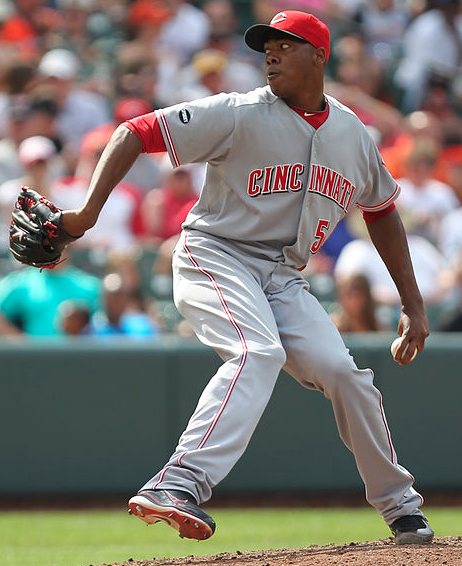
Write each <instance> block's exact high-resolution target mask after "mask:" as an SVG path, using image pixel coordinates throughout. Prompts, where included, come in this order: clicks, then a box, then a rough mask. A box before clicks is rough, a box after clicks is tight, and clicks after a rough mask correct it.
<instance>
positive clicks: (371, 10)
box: [355, 0, 409, 71]
mask: <svg viewBox="0 0 462 566" xmlns="http://www.w3.org/2000/svg"><path fill="white" fill-rule="evenodd" d="M355 19H356V20H357V21H358V23H359V31H360V33H361V35H362V36H363V37H364V40H365V43H366V46H367V50H368V52H369V53H370V54H371V55H372V56H373V57H374V58H375V59H376V60H377V61H379V62H380V63H381V65H382V67H383V68H384V69H385V70H387V71H388V69H390V68H391V67H392V66H393V65H394V64H395V62H396V60H397V59H398V56H399V55H400V54H401V43H402V38H403V35H404V32H405V30H406V28H407V26H408V23H409V14H408V12H407V7H406V5H405V4H403V3H402V2H398V1H397V0H371V1H369V2H361V4H360V5H359V7H358V9H357V12H356V14H355Z"/></svg>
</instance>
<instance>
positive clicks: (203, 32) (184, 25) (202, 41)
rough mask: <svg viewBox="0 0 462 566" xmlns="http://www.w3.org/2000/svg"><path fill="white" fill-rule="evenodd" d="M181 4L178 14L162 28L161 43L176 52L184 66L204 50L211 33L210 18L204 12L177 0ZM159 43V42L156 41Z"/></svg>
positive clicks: (183, 0)
mask: <svg viewBox="0 0 462 566" xmlns="http://www.w3.org/2000/svg"><path fill="white" fill-rule="evenodd" d="M176 3H178V4H180V5H179V6H178V8H177V11H176V14H175V15H174V16H173V17H172V18H171V19H169V20H168V21H167V22H166V23H165V24H163V26H162V30H161V32H160V36H159V41H160V43H161V45H163V46H164V47H166V48H167V49H170V50H171V51H174V52H175V53H176V55H177V57H178V59H179V60H180V62H181V63H182V64H185V63H187V62H188V61H189V60H190V58H191V56H192V55H193V54H194V53H195V52H196V51H199V50H200V49H203V48H204V47H205V45H206V43H207V41H208V38H209V32H210V21H209V18H208V17H207V16H206V14H204V12H203V11H202V10H200V9H199V8H196V7H195V6H192V5H191V4H189V3H188V2H185V0H176ZM156 41H157V40H156Z"/></svg>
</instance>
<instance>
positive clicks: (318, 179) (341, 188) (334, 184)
mask: <svg viewBox="0 0 462 566" xmlns="http://www.w3.org/2000/svg"><path fill="white" fill-rule="evenodd" d="M308 190H309V191H310V192H312V193H319V194H321V195H324V196H325V197H327V198H330V199H332V200H333V201H335V202H336V203H337V204H338V205H339V206H340V207H341V208H343V210H344V211H345V212H348V208H349V207H350V204H351V199H352V198H353V194H354V192H355V190H356V187H355V186H354V185H353V183H351V182H350V181H349V180H348V179H346V178H345V177H343V175H341V174H340V173H337V171H334V170H333V169H329V168H328V167H324V165H311V179H310V186H309V187H308Z"/></svg>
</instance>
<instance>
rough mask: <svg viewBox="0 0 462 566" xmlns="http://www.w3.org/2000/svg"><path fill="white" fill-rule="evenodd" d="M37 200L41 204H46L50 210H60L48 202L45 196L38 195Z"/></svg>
mask: <svg viewBox="0 0 462 566" xmlns="http://www.w3.org/2000/svg"><path fill="white" fill-rule="evenodd" d="M39 201H40V202H41V203H43V204H46V205H47V206H48V208H49V209H50V210H52V211H53V212H59V210H60V209H59V208H58V207H57V206H56V205H55V204H53V203H52V202H50V201H49V200H48V199H47V198H46V197H40V199H39Z"/></svg>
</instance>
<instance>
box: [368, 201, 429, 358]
mask: <svg viewBox="0 0 462 566" xmlns="http://www.w3.org/2000/svg"><path fill="white" fill-rule="evenodd" d="M366 226H367V229H368V232H369V235H370V237H371V240H372V243H373V244H374V246H375V248H376V249H377V251H378V253H379V254H380V257H381V258H382V260H383V262H384V263H385V265H386V267H387V269H388V271H389V273H390V275H391V277H392V279H393V281H394V282H395V285H396V288H397V289H398V293H399V295H400V297H401V315H400V319H399V323H398V333H399V334H400V335H401V336H404V340H403V344H402V346H401V351H404V349H405V348H406V346H407V345H408V344H410V347H409V348H408V353H407V354H406V355H405V356H404V357H403V358H402V359H401V363H402V364H403V365H406V364H408V363H409V362H410V361H411V354H412V352H413V351H414V348H417V350H418V351H419V352H421V351H422V349H423V347H424V343H425V339H426V338H427V336H428V334H429V326H428V319H427V315H426V314H425V308H424V304H423V300H422V296H421V294H420V291H419V288H418V286H417V282H416V279H415V275H414V268H413V267H412V262H411V256H410V254H409V248H408V244H407V238H406V233H405V230H404V227H403V224H402V222H401V218H400V216H399V214H398V212H397V210H396V209H395V208H394V207H393V210H392V211H391V212H389V213H388V214H385V215H383V216H381V215H378V217H377V218H376V219H375V220H372V221H370V220H369V221H367V222H366ZM400 353H401V352H400ZM400 353H399V354H400Z"/></svg>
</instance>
